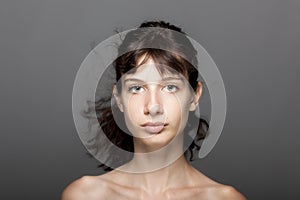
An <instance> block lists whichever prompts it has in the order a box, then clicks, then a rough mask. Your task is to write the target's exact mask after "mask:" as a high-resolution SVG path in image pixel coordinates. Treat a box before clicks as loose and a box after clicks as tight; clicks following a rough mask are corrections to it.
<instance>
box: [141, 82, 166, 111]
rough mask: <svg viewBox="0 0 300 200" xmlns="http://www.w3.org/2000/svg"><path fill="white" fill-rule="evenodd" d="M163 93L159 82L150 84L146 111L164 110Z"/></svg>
mask: <svg viewBox="0 0 300 200" xmlns="http://www.w3.org/2000/svg"><path fill="white" fill-rule="evenodd" d="M161 104H162V102H161V94H160V89H159V85H158V84H151V85H149V86H148V90H147V96H146V101H145V111H146V113H150V114H152V115H153V114H157V113H161V112H163V111H162V105H161Z"/></svg>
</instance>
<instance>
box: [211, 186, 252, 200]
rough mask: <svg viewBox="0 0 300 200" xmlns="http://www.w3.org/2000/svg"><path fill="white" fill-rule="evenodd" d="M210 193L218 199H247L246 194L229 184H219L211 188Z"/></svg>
mask: <svg viewBox="0 0 300 200" xmlns="http://www.w3.org/2000/svg"><path fill="white" fill-rule="evenodd" d="M210 194H211V196H214V199H217V200H218V199H222V200H226V199H228V200H246V197H245V196H244V195H242V194H241V193H240V192H238V191H237V190H236V189H235V188H234V187H232V186H229V185H222V184H217V185H215V186H213V187H212V188H211V189H210Z"/></svg>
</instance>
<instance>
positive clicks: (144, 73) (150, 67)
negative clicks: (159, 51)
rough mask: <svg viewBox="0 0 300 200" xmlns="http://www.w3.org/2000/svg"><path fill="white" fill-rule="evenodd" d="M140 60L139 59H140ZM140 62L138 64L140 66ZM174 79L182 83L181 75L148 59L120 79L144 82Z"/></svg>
mask: <svg viewBox="0 0 300 200" xmlns="http://www.w3.org/2000/svg"><path fill="white" fill-rule="evenodd" d="M140 60H141V59H140ZM140 63H141V61H140V62H139V63H138V64H140ZM166 78H167V79H169V80H170V79H172V78H173V79H174V80H177V79H178V80H181V81H183V80H184V79H185V78H184V77H183V75H182V74H181V73H179V72H177V71H176V70H174V69H172V68H171V67H169V66H166V65H163V64H159V63H155V62H154V60H153V59H151V58H149V59H148V60H147V61H146V62H144V63H143V64H142V65H140V66H139V65H138V67H136V68H135V69H133V70H131V71H129V72H128V73H126V74H124V75H123V77H122V79H123V80H126V79H139V80H142V81H144V82H159V81H162V80H164V79H166Z"/></svg>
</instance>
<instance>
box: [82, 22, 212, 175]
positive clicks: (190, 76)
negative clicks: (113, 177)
mask: <svg viewBox="0 0 300 200" xmlns="http://www.w3.org/2000/svg"><path fill="white" fill-rule="evenodd" d="M149 27H155V28H159V29H148V28H149ZM176 33H178V34H176ZM179 33H181V34H179ZM153 44H155V47H156V48H151V46H153ZM160 46H161V48H160ZM145 47H146V48H145ZM148 47H149V48H148ZM166 47H167V49H166ZM196 54H197V51H196V50H195V49H194V47H193V45H192V44H191V42H190V41H189V39H188V38H187V37H186V36H185V33H184V32H183V31H182V30H181V29H180V28H179V27H177V26H174V25H171V24H169V23H166V22H164V21H150V22H144V23H142V24H141V25H140V27H139V29H136V30H132V31H130V32H128V33H127V34H126V36H125V38H124V40H123V41H122V44H121V45H120V46H119V47H118V55H119V56H118V58H117V59H116V60H115V61H114V63H113V66H114V69H115V74H116V75H115V77H116V82H118V80H119V79H120V78H121V77H122V75H124V74H125V73H128V72H134V70H135V69H137V67H138V66H140V65H142V64H144V63H145V62H147V60H148V59H149V58H151V59H153V61H154V62H155V63H156V64H158V65H156V66H157V69H158V71H159V72H161V73H164V72H165V70H168V69H166V68H164V67H161V66H170V67H171V68H173V69H174V70H176V71H177V72H179V73H181V74H182V75H183V76H184V77H186V79H187V80H188V81H189V84H190V85H191V87H192V89H193V90H194V91H196V90H197V86H198V71H197V65H198V63H197V59H196ZM141 57H144V59H143V61H142V62H140V58H141ZM138 61H139V62H138ZM119 82H121V81H119ZM120 87H122V86H121V84H117V88H118V91H120ZM110 101H111V97H110V96H109V97H107V98H101V99H99V100H96V101H95V107H90V109H89V110H87V111H86V112H85V113H84V114H85V115H86V116H88V113H90V112H96V115H97V120H98V122H99V124H100V127H101V129H102V131H103V132H101V131H99V134H103V133H105V135H106V137H107V138H108V139H109V140H110V141H111V142H112V143H113V144H114V145H116V146H118V147H119V148H122V149H123V150H126V151H129V152H134V149H133V148H134V145H133V138H132V136H131V135H129V134H127V133H126V132H125V131H128V130H121V129H120V128H119V126H118V125H117V123H116V121H115V120H114V116H113V112H112V108H111V105H110V103H108V102H110ZM93 109H94V110H93ZM117 114H118V115H122V113H117ZM195 124H197V125H198V127H196V128H197V132H196V136H195V137H194V138H193V141H189V142H187V141H185V142H187V143H188V147H187V150H186V151H185V153H184V154H185V157H186V158H187V157H188V153H189V154H190V157H189V160H190V161H192V160H193V155H194V151H199V150H200V144H199V141H201V140H203V139H204V138H205V137H206V134H207V131H208V123H207V122H206V120H204V119H202V118H200V119H199V118H197V117H196V116H195V114H194V112H190V115H189V121H188V124H187V126H186V128H185V132H187V131H189V130H191V129H194V128H195ZM185 135H186V134H185ZM97 137H98V138H97ZM186 138H187V137H185V139H186ZM189 138H190V139H191V137H189ZM98 139H100V137H99V136H96V138H95V140H94V141H95V142H94V143H92V144H91V145H90V146H89V148H94V149H96V151H101V148H104V147H103V145H102V146H100V145H99V142H97V140H98ZM105 148H109V147H105ZM130 159H131V157H128V158H124V157H123V158H120V157H118V155H113V152H111V155H110V156H109V157H108V158H107V160H106V162H105V163H106V164H104V163H102V164H101V165H100V167H102V168H103V169H104V170H105V171H110V170H112V169H113V168H112V166H114V167H117V166H119V165H121V164H122V163H125V162H128V161H129V160H130ZM107 163H109V165H108V164H107Z"/></svg>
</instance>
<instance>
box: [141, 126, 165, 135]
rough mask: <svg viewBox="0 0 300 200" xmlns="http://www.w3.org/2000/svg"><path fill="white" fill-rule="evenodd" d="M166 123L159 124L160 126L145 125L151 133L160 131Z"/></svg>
mask: <svg viewBox="0 0 300 200" xmlns="http://www.w3.org/2000/svg"><path fill="white" fill-rule="evenodd" d="M163 128H164V125H159V126H145V130H146V131H147V132H149V133H153V134H155V133H159V132H161V131H162V130H163Z"/></svg>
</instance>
